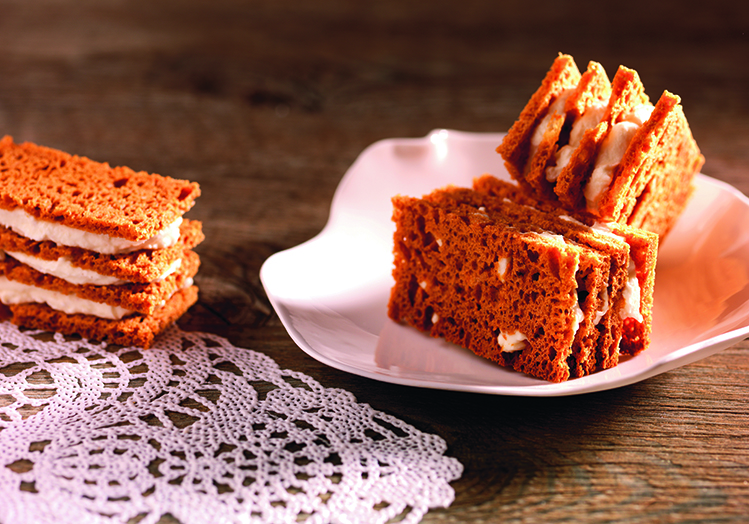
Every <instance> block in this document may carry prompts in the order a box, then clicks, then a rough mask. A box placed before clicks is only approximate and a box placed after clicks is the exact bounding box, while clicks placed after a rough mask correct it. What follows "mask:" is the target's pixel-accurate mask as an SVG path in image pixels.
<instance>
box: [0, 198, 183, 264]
mask: <svg viewBox="0 0 749 524" xmlns="http://www.w3.org/2000/svg"><path fill="white" fill-rule="evenodd" d="M181 223H182V217H179V218H177V220H175V221H174V222H172V223H171V224H170V225H169V226H167V227H166V228H164V229H163V230H161V231H159V232H158V233H156V234H155V235H154V236H152V237H151V238H149V239H147V240H144V241H140V242H138V241H132V240H127V239H124V238H118V237H112V236H109V235H102V234H100V233H90V232H88V231H82V230H80V229H75V228H72V227H68V226H63V225H62V224H56V223H54V222H48V221H46V220H38V219H36V218H34V217H33V216H32V215H30V214H29V213H27V212H26V211H24V210H23V209H20V208H16V209H13V210H12V211H8V210H6V209H0V225H3V226H5V227H7V228H8V229H11V230H13V231H15V232H16V233H18V234H19V235H21V236H24V237H26V238H30V239H31V240H35V241H37V242H42V241H46V240H49V241H52V242H54V243H55V244H60V245H63V246H70V247H80V248H83V249H88V250H90V251H95V252H97V253H102V254H105V255H112V254H117V253H127V252H130V251H136V250H139V249H162V248H166V247H170V246H173V245H174V244H176V243H177V240H179V226H180V224H181Z"/></svg>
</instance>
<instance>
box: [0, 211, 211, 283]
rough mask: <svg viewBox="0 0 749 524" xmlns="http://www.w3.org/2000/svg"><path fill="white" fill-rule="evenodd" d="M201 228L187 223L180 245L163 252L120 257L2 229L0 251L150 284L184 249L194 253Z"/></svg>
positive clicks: (146, 250)
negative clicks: (67, 262)
mask: <svg viewBox="0 0 749 524" xmlns="http://www.w3.org/2000/svg"><path fill="white" fill-rule="evenodd" d="M204 238H205V236H204V235H203V230H202V224H201V223H200V222H199V221H197V220H184V221H183V222H182V224H181V226H180V237H179V241H178V242H177V244H175V245H174V246H171V247H168V248H164V249H143V250H140V251H133V252H130V253H123V254H120V255H103V254H100V253H96V252H94V251H89V250H86V249H81V248H75V247H68V246H61V245H58V244H55V243H54V242H49V241H46V242H36V241H34V240H30V239H28V238H26V237H22V236H20V235H18V234H16V233H14V232H13V231H11V230H10V229H7V228H4V227H0V250H4V251H14V252H21V253H25V254H27V255H30V256H34V257H38V258H42V259H44V260H57V259H58V258H61V257H67V258H69V259H70V262H71V264H72V265H73V266H75V267H78V268H81V269H88V270H91V271H96V272H97V273H100V274H102V275H107V276H111V277H115V278H119V279H121V280H126V281H128V282H135V283H140V284H147V283H149V282H153V281H154V280H156V279H157V278H159V277H160V276H161V275H162V274H164V271H166V269H167V268H168V267H169V266H170V264H172V263H173V262H174V261H175V260H177V259H178V258H181V257H182V255H183V253H184V251H185V249H192V248H193V247H195V246H197V245H198V244H199V243H200V242H202V241H203V239H204Z"/></svg>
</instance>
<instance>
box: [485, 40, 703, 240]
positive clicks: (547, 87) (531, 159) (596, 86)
mask: <svg viewBox="0 0 749 524" xmlns="http://www.w3.org/2000/svg"><path fill="white" fill-rule="evenodd" d="M680 102H681V100H680V98H679V97H678V96H677V95H674V94H672V93H670V92H668V91H664V92H663V94H662V95H661V97H660V98H659V99H658V101H657V102H656V104H652V103H651V101H650V99H649V97H648V95H647V94H646V93H645V89H644V86H643V84H642V82H641V81H640V77H639V75H638V74H637V72H636V71H634V70H632V69H629V68H627V67H624V66H620V67H619V69H618V70H617V72H616V74H615V76H614V78H613V80H612V81H611V82H609V80H608V77H607V75H606V73H605V71H604V69H603V67H602V66H601V65H600V64H599V63H597V62H590V63H589V65H588V69H587V70H586V71H585V72H584V73H582V74H581V73H580V72H579V70H578V68H577V65H576V64H575V62H574V60H573V59H572V57H571V56H569V55H563V54H560V55H559V56H558V57H557V59H556V60H555V61H554V63H553V64H552V67H551V68H550V70H549V72H548V73H547V75H546V77H545V78H544V80H543V82H542V84H541V86H540V87H539V88H538V90H537V91H536V92H535V93H534V94H533V95H532V96H531V98H530V100H529V101H528V103H527V105H526V107H525V108H524V109H523V110H522V111H521V113H520V116H519V118H518V120H517V121H516V122H515V123H514V124H513V126H512V127H511V128H510V130H509V131H508V133H507V135H506V136H505V138H504V139H503V141H502V143H501V144H500V145H499V146H498V148H497V151H498V152H499V153H500V154H501V155H502V158H503V159H504V161H505V165H506V167H507V170H508V171H509V173H510V175H511V176H512V177H513V178H514V179H515V180H516V181H517V182H518V183H519V184H520V185H521V186H522V187H523V188H524V189H525V190H528V191H531V192H533V193H534V194H536V195H537V196H538V197H541V198H545V199H551V200H553V201H555V202H557V203H558V204H559V205H560V206H562V207H564V208H565V209H567V210H569V211H574V212H578V213H588V214H591V215H593V216H595V217H597V218H598V219H599V220H601V221H605V222H619V223H622V224H628V225H631V226H636V227H640V228H644V229H647V230H649V231H653V232H655V233H657V234H659V235H665V234H667V233H668V231H669V230H670V229H671V228H672V227H673V224H674V222H675V221H676V219H677V218H678V216H679V215H680V213H681V212H682V210H683V209H684V206H685V205H686V202H687V201H688V199H689V196H690V194H691V192H692V191H693V185H692V181H693V178H694V176H695V174H696V173H698V172H699V170H700V169H701V167H702V165H703V163H704V157H703V156H702V154H701V153H700V150H699V147H698V146H697V143H696V142H695V140H694V138H693V136H692V133H691V130H690V128H689V124H688V122H687V119H686V117H685V116H684V110H683V108H682V106H681V103H680Z"/></svg>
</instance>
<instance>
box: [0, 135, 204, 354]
mask: <svg viewBox="0 0 749 524" xmlns="http://www.w3.org/2000/svg"><path fill="white" fill-rule="evenodd" d="M0 181H1V182H0V226H2V227H0V250H2V252H3V253H4V256H3V259H2V261H0V302H2V303H3V304H4V305H5V306H6V307H7V309H8V310H9V314H10V317H11V320H12V321H13V322H14V323H16V324H18V325H21V326H25V327H30V328H38V329H45V330H51V331H59V332H62V333H66V334H79V335H81V336H83V337H85V338H92V339H97V340H108V341H109V342H112V343H116V344H121V345H136V346H141V347H150V346H151V345H152V344H153V342H154V339H155V337H156V336H158V334H159V333H161V332H162V331H163V330H164V329H165V328H166V327H167V326H169V325H170V324H171V323H173V322H174V321H175V320H176V319H177V318H179V317H180V316H181V315H182V314H183V313H184V312H185V311H186V310H187V309H188V308H189V307H190V306H191V305H192V304H193V303H195V301H196V300H197V287H196V286H195V285H194V283H193V277H194V276H195V274H196V273H197V271H198V267H199V265H200V260H199V257H198V255H197V254H196V253H195V252H194V251H193V250H192V248H194V247H195V246H196V245H198V244H199V243H200V242H201V241H202V240H203V233H202V228H201V224H200V222H197V221H195V220H188V219H184V218H183V215H184V213H185V212H187V211H188V210H189V209H190V208H191V207H192V206H193V205H194V201H195V199H196V198H197V197H198V196H199V195H200V189H199V187H198V185H197V184H195V183H191V182H187V181H184V180H176V179H172V178H169V177H164V176H159V175H154V174H148V173H144V172H135V171H133V170H131V169H129V168H126V167H110V166H109V165H108V164H106V163H99V162H95V161H93V160H90V159H88V158H85V157H79V156H73V155H69V154H67V153H64V152H61V151H57V150H54V149H50V148H46V147H41V146H37V145H34V144H30V143H24V144H20V145H19V144H15V143H14V142H13V140H12V139H11V138H10V137H5V138H3V139H2V141H0Z"/></svg>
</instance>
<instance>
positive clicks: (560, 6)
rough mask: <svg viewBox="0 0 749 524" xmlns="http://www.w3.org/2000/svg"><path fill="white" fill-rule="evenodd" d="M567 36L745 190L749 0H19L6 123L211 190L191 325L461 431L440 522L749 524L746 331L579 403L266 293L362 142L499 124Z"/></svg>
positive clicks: (1, 89) (4, 97)
mask: <svg viewBox="0 0 749 524" xmlns="http://www.w3.org/2000/svg"><path fill="white" fill-rule="evenodd" d="M560 51H562V52H566V53H570V54H572V55H573V56H574V57H575V59H576V61H577V62H578V64H580V65H581V66H582V67H584V66H585V64H586V63H587V62H588V61H589V60H596V61H599V62H601V63H602V64H603V65H604V66H605V67H606V69H607V70H608V71H609V72H610V73H611V74H613V72H614V71H615V70H616V68H617V67H618V66H619V65H620V64H624V65H627V66H629V67H632V68H635V69H637V70H638V71H639V73H640V76H641V78H642V80H643V82H644V84H645V86H646V89H647V91H648V93H649V94H650V95H651V98H657V96H659V95H660V93H661V92H662V90H663V89H668V90H670V91H672V92H675V93H677V94H679V95H680V96H681V97H682V101H683V105H684V107H685V111H686V114H687V117H688V118H689V121H690V123H691V126H692V130H693V133H694V136H695V138H696V139H697V141H698V143H699V144H700V146H701V148H702V151H703V153H704V154H705V156H706V158H707V162H706V164H705V166H704V169H703V172H705V173H706V174H708V175H710V176H713V177H716V178H719V179H722V180H725V181H727V182H729V183H731V184H733V185H735V186H736V187H738V188H739V189H740V190H742V191H743V192H744V193H749V3H747V2H737V1H731V0H714V1H712V2H701V1H700V2H677V1H674V0H667V1H658V2H656V1H652V0H651V1H645V0H632V1H629V2H620V3H618V5H617V7H616V8H609V7H606V4H605V3H604V2H600V1H592V0H591V1H586V2H563V1H560V0H557V1H548V0H535V1H533V2H528V1H519V0H511V1H506V2H499V1H495V2H490V1H480V0H462V1H460V2H449V1H431V2H424V1H402V0H385V1H378V2H358V1H345V0H315V1H290V0H273V1H267V2H260V1H245V2H243V1H239V0H211V1H198V0H136V1H125V0H39V1H33V2H32V1H26V0H2V1H0V133H2V134H10V135H12V136H13V137H14V138H15V139H16V140H17V141H23V140H31V141H34V142H37V143H39V144H43V145H47V146H52V147H56V148H60V149H63V150H65V151H68V152H71V153H77V154H81V155H86V156H89V157H91V158H94V159H96V160H101V161H108V162H110V163H111V164H115V165H117V164H124V165H128V166H130V167H133V168H135V169H143V170H146V171H151V172H157V173H161V174H165V175H171V176H174V177H179V178H188V179H191V180H195V181H197V182H199V183H200V184H201V186H202V189H203V196H202V197H201V198H200V199H199V201H198V204H197V206H196V207H195V208H194V210H193V211H191V212H190V215H189V216H190V217H192V218H196V219H200V220H202V221H203V223H204V230H205V233H206V236H207V238H206V241H205V242H204V243H203V244H202V245H201V247H200V248H199V252H200V255H201V257H202V260H203V265H202V268H201V272H200V274H199V276H198V279H197V282H198V284H199V286H200V288H201V298H200V301H199V303H198V304H197V305H196V306H195V307H194V308H193V309H192V310H191V311H190V312H189V314H188V315H186V316H185V317H184V318H183V320H182V321H181V322H180V325H181V326H182V328H183V329H187V330H201V331H208V332H212V333H216V334H219V335H221V336H224V337H227V338H228V339H229V340H230V341H231V342H232V343H233V344H234V345H237V346H239V347H246V348H251V349H255V350H258V351H261V352H264V353H266V354H268V355H269V356H271V357H272V358H273V359H275V360H276V361H277V362H278V363H279V364H280V365H281V366H282V367H288V368H291V369H295V370H298V371H302V372H304V373H306V374H308V375H311V376H312V377H314V378H315V379H317V380H318V381H319V382H321V383H322V384H323V385H324V386H326V387H340V388H344V389H346V390H349V391H351V392H352V393H354V394H355V395H356V397H357V398H358V400H359V401H360V402H365V403H369V404H371V405H372V406H373V407H374V408H376V409H380V410H384V411H386V412H388V413H391V414H393V415H395V416H397V417H399V418H401V419H403V420H405V421H407V422H409V423H410V424H412V425H414V426H416V427H417V428H419V429H420V430H422V431H425V432H432V433H436V434H437V435H440V436H441V437H443V438H444V439H446V441H447V443H448V445H449V451H448V453H449V454H450V455H451V456H454V457H457V458H458V459H459V460H460V461H461V462H462V463H463V465H464V466H465V471H464V474H463V476H462V478H461V479H460V480H458V481H456V482H455V483H454V484H453V486H454V488H455V491H456V498H455V502H454V503H453V504H452V506H451V507H450V508H448V509H446V510H434V511H431V512H430V513H428V514H427V515H426V516H425V518H424V520H423V521H424V522H499V521H502V522H505V521H506V522H533V521H543V522H562V521H566V522H630V523H639V522H665V521H669V522H703V521H713V522H717V521H720V522H742V521H744V522H745V521H747V520H748V519H749V351H748V349H749V344H748V343H747V342H746V341H744V342H742V343H740V344H738V345H736V346H734V347H732V348H730V349H727V350H725V351H723V352H722V353H720V354H718V355H716V356H713V357H711V358H708V359H705V360H703V361H701V362H698V363H696V364H693V365H690V366H686V367H684V368H681V369H678V370H676V371H673V372H670V373H666V374H664V375H661V376H658V377H655V378H652V379H650V380H647V381H645V382H642V383H639V384H636V385H633V386H629V387H625V388H621V389H617V390H614V391H608V392H603V393H597V394H591V395H585V396H579V397H566V398H552V399H533V398H507V397H496V396H483V395H475V394H463V393H454V392H445V391H432V390H423V389H416V388H408V387H402V386H396V385H390V384H385V383H380V382H376V381H372V380H368V379H363V378H360V377H357V376H353V375H349V374H346V373H343V372H339V371H337V370H334V369H331V368H328V367H326V366H324V365H322V364H320V363H318V362H316V361H315V360H313V359H311V358H309V357H307V356H306V355H305V354H304V353H302V351H301V350H299V349H298V348H297V347H296V346H295V345H294V343H293V342H292V341H291V339H290V338H289V337H288V335H287V334H286V332H285V330H284V329H283V327H282V326H281V324H280V322H279V320H278V318H277V317H276V316H275V314H274V313H273V311H272V308H271V307H270V305H269V303H268V301H267V299H266V297H265V295H264V292H263V290H262V287H261V285H260V282H259V279H258V271H259V268H260V266H261V264H262V263H263V261H264V260H265V259H266V258H267V257H268V256H269V255H271V254H272V253H274V252H276V251H279V250H282V249H285V248H288V247H291V246H293V245H296V244H298V243H300V242H302V241H304V240H307V239H309V238H311V237H312V236H314V235H315V234H317V233H318V232H319V231H320V230H321V229H322V227H323V226H324V224H325V222H326V220H327V215H328V210H329V205H330V200H331V197H332V195H333V192H334V190H335V188H336V185H337V184H338V182H339V181H340V179H341V177H342V176H343V174H344V172H345V171H346V169H347V168H348V166H349V165H350V164H351V163H352V162H353V161H354V159H355V158H356V157H357V155H358V154H359V153H360V152H361V151H362V149H364V148H365V147H366V146H368V145H369V144H371V143H372V142H374V141H376V140H379V139H382V138H387V137H419V136H423V135H425V134H426V133H428V132H429V131H430V130H432V129H434V128H443V127H444V128H451V129H458V130H465V131H487V132H501V131H505V130H507V129H508V128H509V126H510V125H511V124H512V122H513V121H514V119H515V118H516V116H517V114H518V113H519V111H520V109H521V108H522V106H523V105H524V104H525V102H526V100H527V99H528V97H529V96H530V94H531V93H532V92H533V91H534V90H535V89H536V87H537V86H538V84H539V82H540V80H541V79H542V77H543V75H544V74H545V72H546V70H547V69H548V67H549V66H550V64H551V62H552V60H553V58H554V57H555V56H556V54H557V53H558V52H560ZM162 521H163V522H171V520H170V518H169V517H168V516H165V517H164V518H163V519H162ZM184 524H187V523H184Z"/></svg>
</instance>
